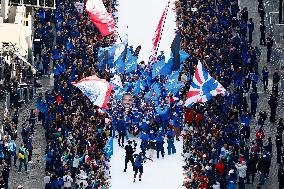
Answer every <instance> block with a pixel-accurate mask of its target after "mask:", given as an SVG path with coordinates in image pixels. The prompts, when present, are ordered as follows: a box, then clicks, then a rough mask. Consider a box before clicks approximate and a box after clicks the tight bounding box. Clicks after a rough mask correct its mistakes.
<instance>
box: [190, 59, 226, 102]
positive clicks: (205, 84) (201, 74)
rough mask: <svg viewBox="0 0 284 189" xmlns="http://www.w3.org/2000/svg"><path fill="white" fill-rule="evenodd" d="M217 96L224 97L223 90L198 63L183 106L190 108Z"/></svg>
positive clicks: (224, 92)
mask: <svg viewBox="0 0 284 189" xmlns="http://www.w3.org/2000/svg"><path fill="white" fill-rule="evenodd" d="M218 94H221V95H225V94H226V90H225V88H224V87H223V86H222V85H221V84H220V83H219V82H218V81H217V80H215V79H214V78H213V77H211V76H210V75H209V73H208V72H207V71H206V69H205V68H204V66H203V65H202V64H201V62H200V61H199V62H198V65H197V67H196V68H195V73H194V76H193V80H192V82H191V85H190V89H189V92H188V93H187V97H186V101H185V104H184V106H186V107H190V106H192V105H193V104H194V103H199V102H201V103H202V102H207V101H208V100H210V99H211V98H212V97H213V96H216V95H218Z"/></svg>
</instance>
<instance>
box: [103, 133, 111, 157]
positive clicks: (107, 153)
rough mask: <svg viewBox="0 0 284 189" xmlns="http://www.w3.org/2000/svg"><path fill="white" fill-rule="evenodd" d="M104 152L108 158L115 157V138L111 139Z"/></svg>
mask: <svg viewBox="0 0 284 189" xmlns="http://www.w3.org/2000/svg"><path fill="white" fill-rule="evenodd" d="M104 152H105V154H106V157H107V158H110V156H112V155H113V138H110V139H109V141H108V143H107V144H106V146H105V147H104Z"/></svg>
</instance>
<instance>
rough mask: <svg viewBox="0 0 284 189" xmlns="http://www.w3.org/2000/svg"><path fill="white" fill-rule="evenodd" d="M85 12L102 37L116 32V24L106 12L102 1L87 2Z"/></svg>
mask: <svg viewBox="0 0 284 189" xmlns="http://www.w3.org/2000/svg"><path fill="white" fill-rule="evenodd" d="M86 11H87V12H88V14H89V17H90V20H91V21H92V22H93V23H94V24H95V25H96V27H97V28H98V29H99V31H100V32H101V34H102V35H103V36H107V35H110V34H112V33H114V32H115V30H116V22H115V20H114V18H113V16H112V14H111V13H109V12H107V10H106V8H105V6H104V3H103V1H102V0H88V1H87V3H86Z"/></svg>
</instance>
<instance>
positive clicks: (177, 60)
mask: <svg viewBox="0 0 284 189" xmlns="http://www.w3.org/2000/svg"><path fill="white" fill-rule="evenodd" d="M171 51H172V54H173V62H174V64H173V67H172V70H174V71H177V70H178V69H179V68H180V63H181V61H180V54H179V53H180V33H179V31H177V33H176V36H175V38H174V40H173V42H172V45H171Z"/></svg>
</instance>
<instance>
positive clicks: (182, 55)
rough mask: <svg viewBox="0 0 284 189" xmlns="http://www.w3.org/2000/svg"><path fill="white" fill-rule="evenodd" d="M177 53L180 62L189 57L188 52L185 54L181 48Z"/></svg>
mask: <svg viewBox="0 0 284 189" xmlns="http://www.w3.org/2000/svg"><path fill="white" fill-rule="evenodd" d="M179 55H180V62H181V63H182V62H183V61H185V60H186V59H187V58H188V57H189V54H187V53H186V52H184V51H182V50H180V51H179Z"/></svg>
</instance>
